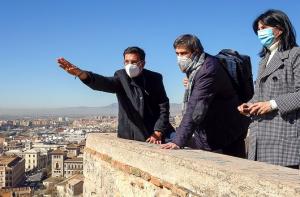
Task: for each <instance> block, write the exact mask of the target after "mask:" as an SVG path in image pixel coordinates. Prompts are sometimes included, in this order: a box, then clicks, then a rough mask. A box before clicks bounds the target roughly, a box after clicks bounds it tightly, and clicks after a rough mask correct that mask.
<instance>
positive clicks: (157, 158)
mask: <svg viewBox="0 0 300 197" xmlns="http://www.w3.org/2000/svg"><path fill="white" fill-rule="evenodd" d="M86 148H87V149H89V150H93V151H95V152H98V153H101V154H105V155H108V156H110V157H111V158H112V159H114V160H117V161H120V162H123V163H126V164H127V165H130V166H134V167H136V168H139V169H141V170H143V171H146V172H148V173H150V174H152V175H155V176H156V177H160V178H162V179H164V180H166V181H169V182H171V183H173V184H178V183H182V184H183V185H184V186H185V187H186V188H190V189H194V190H197V189H195V188H196V186H195V185H197V183H198V184H199V183H200V182H202V183H203V184H207V185H209V184H213V183H214V184H215V183H218V184H219V183H220V185H224V184H225V185H226V184H227V186H226V187H229V188H231V187H237V188H239V189H241V188H242V187H244V188H243V189H242V190H249V192H250V190H251V189H250V188H252V189H253V188H254V189H255V191H258V190H260V189H261V190H265V193H264V194H271V193H272V192H273V193H274V192H275V194H285V192H287V191H289V192H291V191H292V193H289V192H287V194H288V193H289V194H293V195H294V196H300V176H299V175H300V173H299V172H300V171H299V170H295V169H290V168H285V167H281V166H275V165H270V164H266V163H261V162H255V161H249V160H246V159H240V158H234V157H230V156H226V155H221V154H217V153H211V152H207V151H201V150H191V149H181V150H164V149H161V148H160V146H159V145H155V144H148V143H145V142H139V141H132V140H125V139H121V138H117V137H116V134H111V133H102V134H99V133H92V134H89V135H88V138H87V142H86ZM203 177H205V179H204V178H203ZM216 179H218V180H217V182H216ZM222 187H223V186H222ZM224 188H225V186H224ZM266 188H269V189H266ZM267 190H270V191H269V193H268V192H267ZM272 190H273V191H272ZM275 190H280V191H275ZM260 194H261V193H260ZM279 196H280V195H279Z"/></svg>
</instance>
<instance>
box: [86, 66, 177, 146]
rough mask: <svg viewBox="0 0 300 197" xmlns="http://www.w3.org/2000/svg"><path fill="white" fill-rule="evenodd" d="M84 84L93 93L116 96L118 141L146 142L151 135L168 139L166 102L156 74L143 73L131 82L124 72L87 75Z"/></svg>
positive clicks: (160, 82) (161, 85) (166, 98)
mask: <svg viewBox="0 0 300 197" xmlns="http://www.w3.org/2000/svg"><path fill="white" fill-rule="evenodd" d="M89 76H90V77H89V78H88V79H87V80H84V81H83V82H84V83H85V84H86V85H87V86H89V87H90V88H92V89H94V90H100V91H104V92H109V93H116V95H117V99H118V103H119V115H118V119H119V121H118V137H120V138H125V139H131V140H138V141H145V140H146V139H147V138H148V137H149V136H150V135H151V134H152V133H153V132H154V131H161V132H162V133H163V134H164V135H167V132H169V130H170V128H171V125H170V123H169V109H170V105H169V99H168V97H167V95H166V92H165V88H164V85H163V81H162V76H161V74H159V73H156V72H152V71H149V70H146V69H144V70H143V71H142V74H141V75H140V76H138V77H135V78H132V79H131V78H130V77H128V75H127V74H126V72H125V70H124V69H121V70H118V71H116V72H115V74H114V76H113V77H104V76H101V75H98V74H94V73H91V72H89Z"/></svg>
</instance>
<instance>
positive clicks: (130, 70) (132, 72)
mask: <svg viewBox="0 0 300 197" xmlns="http://www.w3.org/2000/svg"><path fill="white" fill-rule="evenodd" d="M142 70H143V69H142V68H140V67H138V66H137V64H126V65H125V71H126V73H127V75H128V76H129V77H130V78H134V77H137V76H138V75H139V74H140V73H141V72H142Z"/></svg>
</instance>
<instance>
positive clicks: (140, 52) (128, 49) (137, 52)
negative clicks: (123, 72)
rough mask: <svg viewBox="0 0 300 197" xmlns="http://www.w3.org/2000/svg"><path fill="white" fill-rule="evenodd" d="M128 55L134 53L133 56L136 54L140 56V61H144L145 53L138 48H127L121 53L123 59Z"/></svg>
mask: <svg viewBox="0 0 300 197" xmlns="http://www.w3.org/2000/svg"><path fill="white" fill-rule="evenodd" d="M129 53H135V54H138V55H139V56H140V59H141V60H143V61H144V60H145V56H146V54H145V51H144V50H143V49H141V48H139V47H136V46H134V47H128V48H127V49H125V50H124V53H123V57H124V58H125V55H126V54H129Z"/></svg>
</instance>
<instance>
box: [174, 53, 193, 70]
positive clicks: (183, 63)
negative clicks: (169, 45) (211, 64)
mask: <svg viewBox="0 0 300 197" xmlns="http://www.w3.org/2000/svg"><path fill="white" fill-rule="evenodd" d="M191 62H192V60H191V58H188V57H186V56H177V63H178V66H179V68H180V70H181V71H182V72H185V70H186V68H187V67H188V65H190V63H191Z"/></svg>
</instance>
